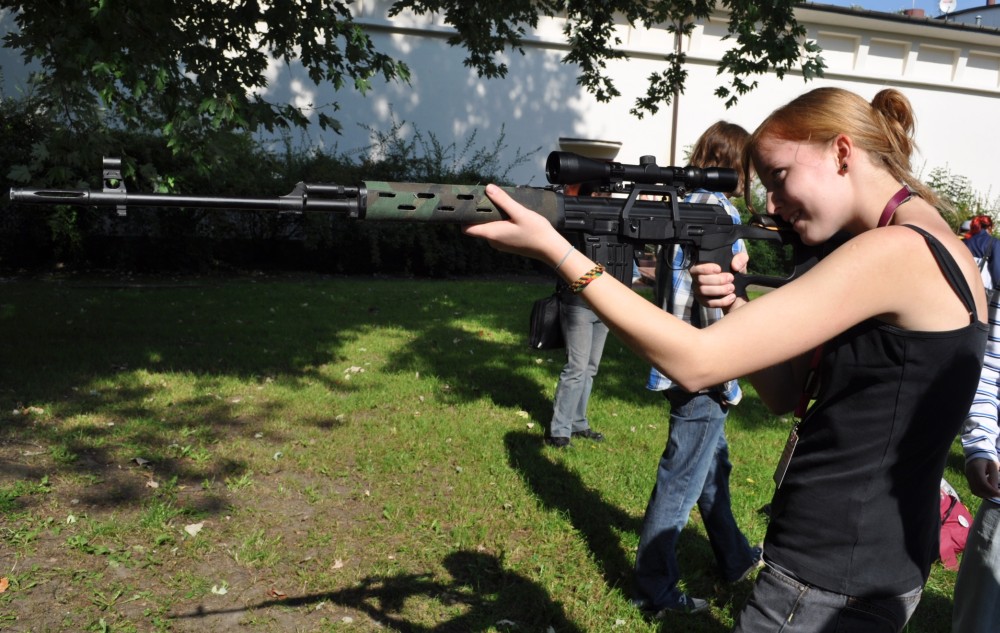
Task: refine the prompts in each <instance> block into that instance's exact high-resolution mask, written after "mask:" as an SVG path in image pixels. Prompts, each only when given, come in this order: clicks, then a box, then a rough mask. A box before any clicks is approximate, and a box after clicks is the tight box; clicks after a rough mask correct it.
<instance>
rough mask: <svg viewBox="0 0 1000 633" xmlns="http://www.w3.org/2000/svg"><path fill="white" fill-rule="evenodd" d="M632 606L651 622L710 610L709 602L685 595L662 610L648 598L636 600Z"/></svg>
mask: <svg viewBox="0 0 1000 633" xmlns="http://www.w3.org/2000/svg"><path fill="white" fill-rule="evenodd" d="M632 606H634V607H635V608H636V609H639V610H640V611H642V613H643V615H644V616H646V617H647V618H649V619H651V620H665V619H667V618H669V617H670V616H671V615H686V614H693V613H701V612H702V611H706V610H707V609H708V601H707V600H702V599H701V598H693V597H691V596H689V595H687V594H686V593H685V594H681V597H680V599H678V601H677V604H675V605H672V606H669V607H663V608H662V609H656V608H654V607H653V606H652V605H651V604H650V603H649V600H647V599H646V598H634V599H633V600H632Z"/></svg>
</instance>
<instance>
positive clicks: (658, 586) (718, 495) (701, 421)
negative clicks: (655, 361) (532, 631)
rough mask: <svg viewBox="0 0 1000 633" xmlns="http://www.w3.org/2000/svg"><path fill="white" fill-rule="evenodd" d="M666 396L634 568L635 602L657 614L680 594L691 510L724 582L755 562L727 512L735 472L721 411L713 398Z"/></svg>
mask: <svg viewBox="0 0 1000 633" xmlns="http://www.w3.org/2000/svg"><path fill="white" fill-rule="evenodd" d="M665 395H666V397H667V399H668V400H669V401H670V432H669V436H668V438H667V446H666V448H665V449H664V451H663V455H662V456H661V457H660V464H659V468H658V469H657V472H656V485H655V486H654V487H653V492H652V494H651V495H650V498H649V503H648V504H647V506H646V515H645V518H644V519H643V525H642V533H641V535H640V537H639V549H638V552H637V554H636V561H635V583H636V591H637V593H638V595H637V596H636V597H637V598H639V599H644V601H645V602H647V603H648V604H649V606H650V607H652V608H654V609H656V610H659V609H663V608H668V607H675V606H677V603H678V600H679V599H680V596H681V594H682V592H681V591H680V589H678V588H677V581H678V580H680V575H681V574H680V568H679V566H678V563H677V551H676V550H677V538H678V536H679V535H680V532H681V530H682V529H683V528H684V526H685V525H687V522H688V517H689V516H690V514H691V509H692V508H693V507H694V506H695V504H697V505H698V510H699V512H700V513H701V518H702V521H703V522H704V524H705V530H706V532H707V533H708V538H709V542H710V543H711V546H712V551H713V552H714V553H715V559H716V561H717V563H718V565H719V568H720V570H721V571H722V576H723V578H725V579H726V580H727V581H734V580H737V579H738V578H739V577H740V576H741V575H742V574H743V573H744V572H746V571H747V569H749V568H750V567H751V566H753V565H754V563H755V562H756V560H755V557H754V553H753V551H752V549H751V547H750V544H749V543H748V542H747V539H746V537H745V536H744V535H743V532H741V531H740V528H739V526H737V525H736V519H735V518H734V517H733V511H732V507H731V505H730V497H729V473H730V471H732V469H733V466H732V464H731V463H730V462H729V445H728V444H727V443H726V435H725V432H724V427H725V422H726V413H727V411H726V407H725V405H723V404H721V403H720V401H719V396H718V394H691V393H688V392H686V391H683V390H682V389H677V388H671V389H668V390H667V391H666V392H665Z"/></svg>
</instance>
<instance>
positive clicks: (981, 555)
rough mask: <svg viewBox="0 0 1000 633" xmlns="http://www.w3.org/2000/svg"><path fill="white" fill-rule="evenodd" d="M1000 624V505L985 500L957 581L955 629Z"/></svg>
mask: <svg viewBox="0 0 1000 633" xmlns="http://www.w3.org/2000/svg"><path fill="white" fill-rule="evenodd" d="M998 625H1000V505H997V504H995V503H992V502H990V501H986V500H984V501H983V503H982V505H980V506H979V511H978V512H976V518H975V520H974V521H973V522H972V529H970V530H969V540H968V542H966V544H965V553H964V554H963V555H962V567H961V568H960V569H959V570H958V580H956V581H955V611H954V615H953V618H952V629H951V630H952V631H955V632H956V633H958V632H961V633H967V632H968V633H982V632H985V631H996V630H997V626H998Z"/></svg>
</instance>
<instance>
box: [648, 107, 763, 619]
mask: <svg viewBox="0 0 1000 633" xmlns="http://www.w3.org/2000/svg"><path fill="white" fill-rule="evenodd" d="M749 137H750V134H749V133H748V132H747V131H746V130H745V129H743V128H742V127H740V126H738V125H735V124H733V123H727V122H725V121H719V122H718V123H715V124H714V125H712V126H711V127H710V128H708V129H707V130H706V131H705V132H704V133H703V134H702V135H701V137H700V138H699V139H698V141H697V142H696V143H695V146H694V149H693V150H692V153H691V161H690V164H691V165H693V166H695V167H702V168H705V167H726V168H731V169H736V170H737V172H738V173H740V174H741V179H742V170H741V169H740V161H741V159H742V155H743V150H744V147H745V145H746V141H747V139H748V138H749ZM740 190H742V182H741V183H739V185H738V186H737V188H736V190H735V191H740ZM729 193H730V194H731V193H732V192H729ZM685 201H686V202H698V203H708V204H720V205H722V206H723V207H724V208H725V209H726V211H727V212H728V213H729V215H730V216H732V218H733V221H734V222H737V223H739V222H740V214H739V211H737V209H736V207H734V206H733V204H732V203H731V202H730V201H729V199H728V198H727V194H726V193H722V192H711V191H704V190H699V191H696V192H693V193H691V194H689V195H688V196H687V198H686V199H685ZM745 251H746V246H745V245H744V244H743V242H742V240H741V241H738V242H736V243H735V244H733V254H734V255H735V254H736V253H740V252H745ZM685 260H686V253H685V252H684V249H682V248H681V247H680V246H677V245H672V246H669V247H663V248H661V249H660V253H659V255H658V257H657V271H656V302H657V305H659V306H660V307H662V308H663V309H664V310H666V311H667V312H669V313H671V314H673V315H674V316H676V317H677V318H679V319H682V320H684V321H685V322H687V323H690V324H692V325H694V326H695V327H705V326H708V325H710V324H711V323H714V322H716V321H718V320H719V319H721V318H722V310H721V309H719V308H705V307H703V306H701V305H700V304H698V303H697V302H696V301H695V299H694V295H693V293H692V288H691V274H690V273H689V272H688V271H687V267H688V266H689V265H690V263H689V262H686V261H685ZM646 388H647V389H650V390H653V391H659V392H661V393H662V394H663V395H664V396H665V397H666V399H667V401H668V402H669V403H670V430H669V433H668V436H667V444H666V448H664V450H663V455H662V456H661V457H660V462H659V466H658V468H657V472H656V484H655V485H654V487H653V491H652V493H651V495H650V498H649V503H648V504H647V506H646V514H645V517H644V519H643V526H642V532H641V534H640V537H639V549H638V552H637V554H636V561H635V591H636V596H635V598H634V603H635V604H636V606H638V607H639V608H640V609H642V610H643V611H645V612H647V613H648V614H649V615H651V616H653V617H654V618H657V619H662V618H663V617H666V616H667V615H669V614H671V613H677V612H679V613H696V612H699V611H703V610H705V609H706V608H708V602H707V601H705V600H703V599H701V598H694V597H692V596H689V595H687V594H685V593H684V592H682V591H681V590H680V589H679V588H678V587H677V582H678V580H680V576H681V573H680V567H679V565H678V562H677V552H676V549H677V539H678V537H679V536H680V532H681V530H682V529H683V528H684V526H685V525H687V522H688V517H689V515H690V513H691V509H692V508H693V507H694V506H695V504H697V505H698V509H699V511H700V513H701V516H702V520H703V521H704V523H705V530H706V531H707V533H708V537H709V541H710V542H711V545H712V551H713V552H714V553H715V559H716V562H717V563H718V565H719V569H720V571H721V573H722V577H723V578H724V579H725V580H726V581H727V582H738V581H740V580H742V579H744V578H746V577H747V576H749V575H750V573H751V572H752V571H753V570H754V568H756V566H757V564H758V563H759V562H760V560H761V550H760V548H755V547H751V546H750V544H749V543H748V541H747V539H746V537H745V536H744V535H743V532H742V531H740V528H739V526H738V525H736V519H735V518H734V517H733V512H732V508H731V506H730V498H729V473H730V471H731V470H732V464H731V463H730V462H729V445H728V444H727V442H726V433H725V428H724V427H725V423H726V414H727V412H728V409H729V407H730V406H732V405H735V404H736V403H738V402H739V401H740V399H741V398H742V397H743V394H742V392H741V391H740V385H739V383H738V382H737V381H736V380H729V381H727V382H725V383H723V384H720V385H716V386H714V387H711V388H709V389H705V390H702V391H700V392H698V393H690V392H688V391H685V390H684V389H683V388H681V387H680V386H679V385H676V384H674V382H673V381H671V380H670V379H669V378H667V377H666V376H664V375H663V374H661V373H660V372H659V371H657V370H656V369H655V368H654V369H652V370H651V371H650V375H649V382H648V384H647V385H646Z"/></svg>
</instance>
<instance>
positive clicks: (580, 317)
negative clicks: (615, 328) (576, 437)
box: [549, 303, 608, 437]
mask: <svg viewBox="0 0 1000 633" xmlns="http://www.w3.org/2000/svg"><path fill="white" fill-rule="evenodd" d="M559 322H560V323H561V324H562V329H563V338H565V339H566V365H565V366H564V367H563V370H562V373H560V374H559V385H558V386H557V387H556V398H555V404H554V405H553V414H552V424H551V425H550V426H549V436H550V437H569V436H570V434H571V433H575V432H577V431H586V430H587V429H589V428H590V422H588V421H587V402H588V401H589V400H590V392H591V390H592V389H593V388H594V376H596V375H597V367H598V366H599V365H600V364H601V355H602V354H603V353H604V341H605V340H606V339H607V338H608V326H606V325H604V323H602V322H601V320H600V319H599V318H598V317H597V315H596V314H595V313H594V311H593V310H591V309H590V308H587V307H585V306H578V305H572V304H568V303H563V304H562V308H561V309H560V311H559Z"/></svg>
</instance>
